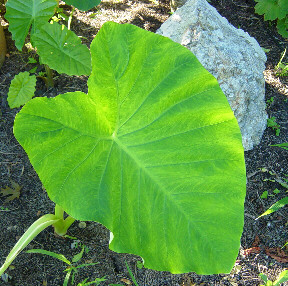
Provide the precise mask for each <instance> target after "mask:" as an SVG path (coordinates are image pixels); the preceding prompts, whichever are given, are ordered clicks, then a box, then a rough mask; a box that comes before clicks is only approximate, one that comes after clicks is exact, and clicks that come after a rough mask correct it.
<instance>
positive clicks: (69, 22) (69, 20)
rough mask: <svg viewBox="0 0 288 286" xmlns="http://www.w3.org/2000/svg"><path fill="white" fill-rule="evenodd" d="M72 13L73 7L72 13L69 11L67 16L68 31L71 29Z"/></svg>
mask: <svg viewBox="0 0 288 286" xmlns="http://www.w3.org/2000/svg"><path fill="white" fill-rule="evenodd" d="M74 11H75V7H73V9H72V11H71V13H70V15H69V19H68V27H67V28H68V30H70V27H71V21H72V17H73V13H74Z"/></svg>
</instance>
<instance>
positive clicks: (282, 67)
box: [275, 49, 288, 76]
mask: <svg viewBox="0 0 288 286" xmlns="http://www.w3.org/2000/svg"><path fill="white" fill-rule="evenodd" d="M285 55H286V49H285V50H284V52H283V53H282V55H281V58H280V61H279V62H278V64H277V65H276V67H275V69H276V74H277V75H279V76H287V75H288V64H287V63H283V62H282V61H283V58H284V57H285Z"/></svg>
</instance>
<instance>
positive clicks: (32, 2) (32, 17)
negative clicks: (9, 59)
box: [5, 0, 57, 50]
mask: <svg viewBox="0 0 288 286" xmlns="http://www.w3.org/2000/svg"><path fill="white" fill-rule="evenodd" d="M56 6H57V2H56V0H41V1H39V0H8V1H7V3H6V14H5V18H6V19H7V20H8V21H9V31H10V32H11V33H12V38H13V40H14V41H15V45H16V47H17V48H18V50H21V49H22V47H23V45H24V41H25V38H26V36H27V34H28V32H29V29H30V27H31V25H32V33H33V32H35V31H36V27H37V26H38V25H39V26H41V25H42V24H44V23H45V22H47V21H48V20H49V19H50V18H51V17H52V16H53V14H54V9H55V8H56Z"/></svg>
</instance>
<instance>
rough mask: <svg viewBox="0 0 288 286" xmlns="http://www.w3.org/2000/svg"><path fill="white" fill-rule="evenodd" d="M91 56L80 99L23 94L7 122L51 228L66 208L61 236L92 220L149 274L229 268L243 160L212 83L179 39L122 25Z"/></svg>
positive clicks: (106, 31)
mask: <svg viewBox="0 0 288 286" xmlns="http://www.w3.org/2000/svg"><path fill="white" fill-rule="evenodd" d="M91 55H92V74H91V76H90V78H89V80H88V87H89V91H88V94H85V93H83V92H80V91H78V92H73V93H66V94H61V95H58V96H57V97H55V98H46V97H42V98H34V99H32V100H30V101H29V102H28V103H27V104H26V105H25V106H24V107H23V108H22V110H21V111H20V112H19V113H18V115H17V116H16V119H15V124H14V134H15V137H16V138H17V140H18V141H19V143H20V144H21V145H22V146H23V148H24V150H25V151H26V152H27V154H28V156H29V159H30V161H31V163H32V165H33V167H34V168H35V170H36V172H37V173H38V175H39V178H40V179H41V181H42V183H43V185H44V187H45V189H46V190H47V193H48V195H49V197H50V199H51V200H52V201H54V202H55V203H56V208H57V209H58V214H57V215H56V214H55V215H50V216H49V217H48V220H49V223H50V225H51V224H55V221H56V223H58V230H59V229H60V228H61V224H62V223H63V211H65V212H67V213H68V214H69V217H68V218H67V219H69V218H70V221H66V225H65V227H63V228H62V234H63V233H65V231H66V230H67V228H68V227H69V225H70V224H71V223H72V222H73V220H74V219H77V220H88V221H97V222H99V223H101V224H103V225H105V226H106V227H107V228H108V229H109V230H110V231H111V240H110V246H109V247H110V249H112V250H113V251H117V252H121V253H133V254H136V255H139V256H141V257H142V258H143V260H144V262H145V266H146V267H148V268H151V269H155V270H161V271H170V272H171V273H185V272H191V271H194V272H196V273H198V274H216V273H228V272H230V271H231V269H232V267H233V265H234V263H235V259H236V257H237V255H238V250H239V246H240V237H241V234H242V230H243V221H244V198H245V186H246V177H245V162H244V151H243V147H242V140H241V133H240V129H239V126H238V123H237V120H236V118H235V117H234V114H233V112H232V110H231V108H230V106H229V103H228V101H227V99H226V97H225V95H224V94H223V92H222V91H221V89H220V87H219V85H218V83H217V81H216V79H215V78H214V77H213V76H212V75H211V74H210V73H209V72H208V71H206V70H205V69H204V67H203V66H202V65H201V64H200V63H199V61H198V60H197V59H196V57H195V56H194V55H193V54H192V53H191V52H190V51H189V50H187V49H186V48H184V47H182V46H181V45H180V44H177V43H174V42H172V41H171V40H170V39H168V38H165V37H162V36H160V35H157V34H154V33H151V32H148V31H145V30H142V29H140V28H138V27H135V26H133V25H130V24H124V25H123V24H122V25H121V24H116V23H112V22H108V23H105V24H104V25H103V27H102V28H101V30H100V31H99V33H98V34H97V36H96V37H95V39H94V40H93V42H92V44H91ZM46 216H48V215H46ZM51 216H52V217H51ZM61 216H62V220H61ZM53 219H54V220H55V221H54V222H53ZM67 219H66V220H67ZM64 224H65V221H64ZM43 227H44V226H43ZM45 227H46V225H45ZM59 232H61V231H59ZM21 249H22V248H21ZM13 259H14V257H13ZM10 260H11V259H10ZM10 263H11V262H10ZM6 266H7V261H6ZM6 268H7V267H6ZM2 273H3V268H2ZM0 274H1V269H0Z"/></svg>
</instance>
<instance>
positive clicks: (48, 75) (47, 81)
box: [44, 65, 54, 88]
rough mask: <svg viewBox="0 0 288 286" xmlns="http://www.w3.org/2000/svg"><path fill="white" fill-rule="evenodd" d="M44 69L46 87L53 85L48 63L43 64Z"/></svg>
mask: <svg viewBox="0 0 288 286" xmlns="http://www.w3.org/2000/svg"><path fill="white" fill-rule="evenodd" d="M44 67H45V71H46V78H45V84H46V86H47V88H48V87H54V80H53V72H52V70H51V69H50V68H49V66H48V65H44Z"/></svg>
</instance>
